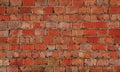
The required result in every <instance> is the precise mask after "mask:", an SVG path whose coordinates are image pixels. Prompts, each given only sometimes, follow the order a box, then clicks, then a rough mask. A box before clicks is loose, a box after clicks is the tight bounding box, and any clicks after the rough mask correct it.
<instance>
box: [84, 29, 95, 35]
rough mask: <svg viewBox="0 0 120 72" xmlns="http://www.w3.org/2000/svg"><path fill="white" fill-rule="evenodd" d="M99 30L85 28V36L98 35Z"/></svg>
mask: <svg viewBox="0 0 120 72" xmlns="http://www.w3.org/2000/svg"><path fill="white" fill-rule="evenodd" d="M96 34H97V31H96V30H84V35H85V36H96Z"/></svg>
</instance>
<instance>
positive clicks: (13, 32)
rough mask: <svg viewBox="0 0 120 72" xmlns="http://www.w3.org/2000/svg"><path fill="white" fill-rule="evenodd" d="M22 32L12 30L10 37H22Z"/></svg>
mask: <svg viewBox="0 0 120 72" xmlns="http://www.w3.org/2000/svg"><path fill="white" fill-rule="evenodd" d="M21 34H22V33H21V30H10V36H21Z"/></svg>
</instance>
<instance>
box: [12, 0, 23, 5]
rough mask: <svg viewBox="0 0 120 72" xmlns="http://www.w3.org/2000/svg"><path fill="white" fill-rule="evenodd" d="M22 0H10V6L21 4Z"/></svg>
mask: <svg viewBox="0 0 120 72" xmlns="http://www.w3.org/2000/svg"><path fill="white" fill-rule="evenodd" d="M21 4H22V0H10V5H11V6H21Z"/></svg>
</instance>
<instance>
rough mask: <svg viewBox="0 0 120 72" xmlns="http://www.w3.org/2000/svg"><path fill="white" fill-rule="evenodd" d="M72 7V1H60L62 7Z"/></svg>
mask: <svg viewBox="0 0 120 72" xmlns="http://www.w3.org/2000/svg"><path fill="white" fill-rule="evenodd" d="M70 5H72V0H60V6H70Z"/></svg>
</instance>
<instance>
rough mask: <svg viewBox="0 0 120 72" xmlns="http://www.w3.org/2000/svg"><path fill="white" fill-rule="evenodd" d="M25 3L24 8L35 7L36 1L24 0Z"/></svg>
mask: <svg viewBox="0 0 120 72" xmlns="http://www.w3.org/2000/svg"><path fill="white" fill-rule="evenodd" d="M22 1H23V6H34V5H35V0H22Z"/></svg>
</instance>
